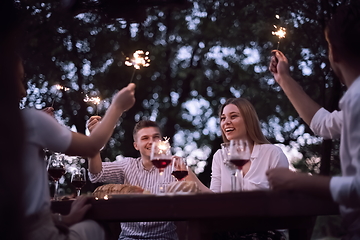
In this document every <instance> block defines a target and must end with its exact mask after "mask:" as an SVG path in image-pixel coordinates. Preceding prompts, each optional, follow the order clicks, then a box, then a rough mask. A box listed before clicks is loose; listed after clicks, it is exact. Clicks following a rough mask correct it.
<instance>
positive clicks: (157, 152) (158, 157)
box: [150, 140, 172, 193]
mask: <svg viewBox="0 0 360 240" xmlns="http://www.w3.org/2000/svg"><path fill="white" fill-rule="evenodd" d="M171 159H172V155H171V149H170V143H169V141H168V140H164V141H162V140H159V141H156V142H153V143H152V145H151V154H150V161H151V162H152V164H153V165H154V166H155V167H156V168H157V169H159V173H160V180H159V181H160V182H159V185H160V189H159V190H160V193H164V192H165V188H164V186H163V181H164V176H163V175H164V169H165V168H166V167H167V166H169V164H170V163H171Z"/></svg>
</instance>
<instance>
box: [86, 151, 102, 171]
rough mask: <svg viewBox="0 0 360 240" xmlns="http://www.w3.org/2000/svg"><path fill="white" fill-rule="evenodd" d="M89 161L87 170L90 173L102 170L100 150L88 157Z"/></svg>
mask: <svg viewBox="0 0 360 240" xmlns="http://www.w3.org/2000/svg"><path fill="white" fill-rule="evenodd" d="M88 160H89V161H88V163H89V172H91V173H94V174H96V173H99V172H101V170H102V160H101V156H100V152H99V153H98V154H96V155H95V156H94V157H91V158H88Z"/></svg>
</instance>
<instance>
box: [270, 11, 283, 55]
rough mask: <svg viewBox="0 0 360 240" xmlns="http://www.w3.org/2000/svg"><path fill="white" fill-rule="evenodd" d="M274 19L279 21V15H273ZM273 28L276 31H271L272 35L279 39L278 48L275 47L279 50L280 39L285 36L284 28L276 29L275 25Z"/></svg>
mask: <svg viewBox="0 0 360 240" xmlns="http://www.w3.org/2000/svg"><path fill="white" fill-rule="evenodd" d="M275 17H276V18H277V19H280V16H279V15H275ZM274 28H275V29H277V31H272V32H271V33H272V35H275V36H277V37H278V38H279V41H278V46H277V49H279V46H280V39H281V38H285V35H286V28H284V27H278V26H276V25H274Z"/></svg>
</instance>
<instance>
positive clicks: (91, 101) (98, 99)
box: [84, 94, 101, 115]
mask: <svg viewBox="0 0 360 240" xmlns="http://www.w3.org/2000/svg"><path fill="white" fill-rule="evenodd" d="M100 101H101V100H100V98H99V97H91V98H89V96H88V95H87V94H86V97H85V98H84V102H90V103H92V104H94V106H95V112H96V115H98V112H99V111H98V105H99V103H100Z"/></svg>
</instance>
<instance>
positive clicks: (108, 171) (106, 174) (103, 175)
mask: <svg viewBox="0 0 360 240" xmlns="http://www.w3.org/2000/svg"><path fill="white" fill-rule="evenodd" d="M124 164H126V160H125V159H124V160H121V161H115V162H103V163H102V169H101V172H99V173H96V174H94V173H91V172H89V179H90V181H91V182H93V183H95V182H106V183H117V184H123V183H124Z"/></svg>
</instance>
